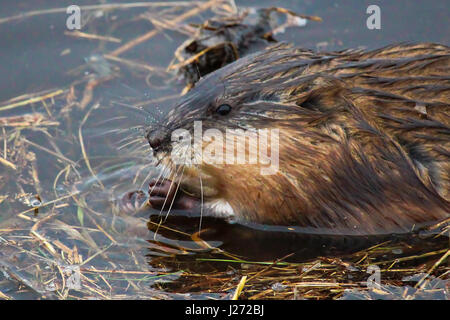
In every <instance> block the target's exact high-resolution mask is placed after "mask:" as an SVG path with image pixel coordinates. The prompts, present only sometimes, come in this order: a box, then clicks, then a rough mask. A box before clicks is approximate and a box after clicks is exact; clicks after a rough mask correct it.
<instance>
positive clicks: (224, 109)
mask: <svg viewBox="0 0 450 320" xmlns="http://www.w3.org/2000/svg"><path fill="white" fill-rule="evenodd" d="M230 111H231V106H230V105H229V104H221V105H220V106H218V107H217V109H216V112H217V113H218V114H220V115H221V116H225V115H227V114H229V113H230Z"/></svg>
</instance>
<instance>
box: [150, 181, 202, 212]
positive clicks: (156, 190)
mask: <svg viewBox="0 0 450 320" xmlns="http://www.w3.org/2000/svg"><path fill="white" fill-rule="evenodd" d="M148 193H149V195H150V199H149V202H150V205H151V206H152V208H155V209H160V210H169V208H172V209H177V210H189V209H193V208H195V207H196V206H198V205H199V204H200V201H199V199H197V198H195V197H192V196H189V195H187V194H186V193H184V192H183V191H181V190H180V189H179V188H178V185H177V184H176V183H175V182H173V181H171V180H166V179H165V180H162V181H160V180H152V181H151V182H150V183H149V191H148Z"/></svg>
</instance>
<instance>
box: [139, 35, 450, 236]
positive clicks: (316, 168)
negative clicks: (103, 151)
mask: <svg viewBox="0 0 450 320" xmlns="http://www.w3.org/2000/svg"><path fill="white" fill-rule="evenodd" d="M449 62H450V50H449V47H447V46H444V45H439V44H427V43H425V44H402V45H392V46H389V47H384V48H381V49H378V50H374V51H368V52H365V51H362V50H345V51H339V52H329V53H318V52H314V51H311V50H305V49H300V48H292V47H290V46H289V45H286V44H279V45H276V46H273V47H271V48H269V49H267V50H264V51H262V52H258V53H256V54H253V55H250V56H247V57H244V58H241V59H239V60H238V61H236V62H234V63H232V64H230V65H228V66H225V67H223V68H221V69H219V70H217V71H216V72H214V73H212V74H210V75H208V76H206V77H205V78H202V79H201V80H200V81H199V82H198V83H197V84H196V85H195V87H194V88H193V89H192V90H191V91H189V92H188V93H187V94H186V95H185V96H183V97H181V98H180V100H179V101H178V102H177V104H176V105H175V107H174V108H173V109H172V110H171V111H170V112H169V114H168V115H167V117H166V118H165V119H163V121H162V122H161V125H160V126H155V127H152V128H149V129H148V131H147V139H148V140H149V143H150V145H151V146H152V148H153V149H154V154H155V156H156V157H157V158H158V159H160V160H161V161H162V162H163V163H164V164H165V165H166V166H168V167H170V168H171V169H172V173H173V175H172V177H171V179H172V181H173V185H176V186H177V188H176V190H177V192H178V195H174V196H173V199H171V202H173V203H175V206H176V204H177V201H181V200H180V199H182V198H183V197H184V196H186V197H188V198H189V199H190V203H192V202H195V201H198V203H199V205H201V208H202V212H203V214H208V215H213V216H222V217H227V218H232V219H234V220H237V221H248V222H252V223H262V224H273V225H286V226H297V227H301V228H308V229H313V230H318V231H325V232H328V233H329V232H331V233H334V234H385V233H394V232H409V231H411V230H413V229H415V228H418V227H420V226H423V225H427V224H430V223H434V222H436V221H440V220H443V219H446V218H448V217H449V212H450V202H449V194H450V120H449V119H450V117H449V113H450V72H449V66H450V63H449ZM200 121H201V126H202V130H203V132H205V131H206V130H208V129H218V130H219V131H222V132H225V130H226V129H234V131H232V132H233V134H232V135H231V136H230V135H227V136H226V139H234V138H239V137H240V136H241V135H242V134H243V133H245V132H247V131H249V132H258V130H259V129H269V130H274V129H276V130H278V131H277V132H279V144H278V148H279V150H278V151H279V156H278V159H277V160H278V170H277V171H276V172H275V173H273V174H269V175H263V174H261V170H260V169H261V167H262V166H263V165H262V164H260V163H256V164H255V163H252V164H249V163H247V164H237V163H226V162H225V163H214V162H212V161H208V160H211V159H208V153H204V152H203V153H202V152H200V153H199V152H191V149H189V150H188V149H186V144H185V143H183V141H178V140H177V141H173V140H174V139H173V132H175V131H177V130H180V129H182V130H185V131H187V132H189V133H191V136H193V135H194V129H195V123H198V122H200ZM238 129H241V130H238ZM241 138H242V137H241ZM217 140H218V139H203V140H198V141H197V142H195V141H194V146H193V149H194V150H197V151H198V150H201V151H205V150H212V149H214V150H216V151H217V150H219V149H221V148H222V146H223V143H222V141H217ZM248 143H251V142H248ZM267 147H268V149H269V150H272V151H273V150H274V148H272V147H271V146H270V145H269V144H267ZM226 152H227V151H226V150H223V154H224V155H225V153H226ZM232 152H233V154H234V150H233V151H232ZM246 152H247V153H246V156H249V151H246ZM174 154H177V155H180V154H183V155H184V156H185V158H186V161H185V163H182V164H180V163H175V162H174V161H173V159H172V157H173V155H174ZM209 155H211V153H209ZM192 159H194V160H196V161H192ZM171 185H172V184H171ZM178 186H179V187H178ZM161 190H162V189H161ZM166 200H167V199H166ZM165 202H167V201H165ZM169 202H170V201H169ZM190 207H192V206H190Z"/></svg>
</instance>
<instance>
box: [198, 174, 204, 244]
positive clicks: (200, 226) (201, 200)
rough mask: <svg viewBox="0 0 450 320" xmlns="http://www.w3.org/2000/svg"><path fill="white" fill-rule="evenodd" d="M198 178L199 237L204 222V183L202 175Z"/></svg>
mask: <svg viewBox="0 0 450 320" xmlns="http://www.w3.org/2000/svg"><path fill="white" fill-rule="evenodd" d="M199 172H200V171H199ZM198 176H199V178H200V222H199V224H198V235H200V232H201V230H202V220H203V181H202V175H201V174H200V173H199V175H198Z"/></svg>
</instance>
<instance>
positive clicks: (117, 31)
mask: <svg viewBox="0 0 450 320" xmlns="http://www.w3.org/2000/svg"><path fill="white" fill-rule="evenodd" d="M98 3H103V1H102V2H100V1H99V2H98ZM108 3H118V2H116V1H114V2H113V1H110V2H108ZM255 3H256V2H255V1H236V4H237V5H238V6H253V5H255ZM257 3H258V6H261V7H269V6H273V1H258V2H257ZM71 4H74V2H73V1H58V7H60V8H65V7H66V6H68V5H71ZM76 4H77V5H80V6H84V5H92V4H96V3H93V2H92V1H76ZM369 4H377V5H379V6H380V8H381V26H382V28H381V30H369V29H368V28H367V27H366V19H367V16H368V15H367V14H366V8H367V6H368V5H369ZM277 5H279V6H283V7H286V8H289V9H291V10H293V11H295V12H298V13H303V14H308V15H318V16H320V17H321V18H322V19H323V22H322V23H317V22H309V23H308V24H307V26H306V27H304V28H292V29H288V30H287V32H285V33H283V34H280V35H277V37H276V38H277V39H278V40H280V41H287V42H292V43H294V44H296V45H299V46H303V47H307V48H316V49H317V48H319V49H322V50H335V49H344V48H350V47H361V46H362V47H366V48H377V47H381V46H383V45H387V44H390V43H393V42H401V41H416V42H418V41H427V42H439V43H443V44H447V45H448V44H450V42H449V40H450V28H449V27H448V1H446V0H442V1H438V0H434V1H433V2H424V1H420V0H414V1H360V0H351V1H350V0H348V1H295V0H292V1H289V0H283V1H280V2H278V3H277ZM54 7H55V2H54V1H32V2H31V1H21V2H20V1H2V3H1V4H0V8H1V10H0V21H2V20H1V19H4V18H7V17H11V16H14V15H17V14H20V13H22V12H29V11H36V10H45V9H51V8H54ZM170 8H172V7H168V6H166V7H161V8H152V7H148V8H142V7H141V8H128V9H120V10H118V9H108V10H105V9H103V10H86V12H85V15H83V18H85V22H86V25H84V26H83V28H82V30H81V31H82V32H86V33H89V34H98V35H103V36H110V37H113V38H114V39H120V40H119V41H120V43H119V42H117V41H116V40H113V41H110V40H108V41H99V40H88V39H82V38H76V37H72V36H70V35H67V32H68V30H67V28H66V18H67V15H66V14H65V12H64V11H60V12H56V13H48V14H39V15H35V16H31V17H27V18H21V19H12V20H11V21H6V22H3V23H0V70H1V76H0V101H7V100H9V99H12V98H15V97H18V96H21V95H24V94H30V93H35V92H41V91H42V92H44V93H43V94H44V95H45V94H48V93H50V94H51V93H54V92H55V91H57V90H58V89H63V90H65V93H64V94H63V95H61V96H58V95H55V97H54V98H51V99H53V100H51V99H50V100H47V104H44V103H41V102H37V103H31V104H26V105H23V106H15V107H13V108H2V106H3V107H5V106H10V105H11V104H14V103H15V102H16V101H17V100H14V101H8V102H5V103H0V118H2V117H13V116H22V115H24V114H30V113H40V114H44V115H46V119H50V120H53V121H56V122H58V123H57V124H56V125H51V124H48V125H46V124H43V125H40V126H39V125H37V126H34V127H33V128H31V129H30V128H25V129H23V130H19V131H20V135H21V137H24V138H25V139H26V140H27V141H29V142H26V143H25V144H26V150H27V152H33V153H34V155H35V157H36V160H35V161H34V162H33V161H30V163H32V164H33V168H34V170H35V172H37V176H38V182H36V179H35V178H33V173H32V172H29V171H30V170H24V172H25V173H23V174H19V175H17V173H16V172H12V171H10V170H8V169H5V166H2V165H1V164H0V176H1V177H2V180H0V196H3V197H5V196H6V198H3V199H2V198H0V199H2V200H1V201H0V210H1V211H0V245H1V246H2V250H1V251H0V262H1V264H0V270H3V271H4V272H3V274H0V294H1V293H3V294H5V295H7V296H9V297H13V298H36V297H41V296H43V295H45V296H46V297H53V298H55V297H56V298H61V297H65V298H75V297H91V296H92V297H96V298H110V297H113V298H149V297H156V298H166V297H170V298H189V297H190V298H192V297H194V298H195V297H201V298H206V297H214V298H223V297H226V296H227V294H228V293H229V292H224V293H223V294H222V293H217V294H208V295H207V294H204V295H202V292H201V290H200V293H196V294H193V293H189V295H183V294H185V293H183V294H178V293H176V292H177V291H176V290H171V291H170V292H171V293H168V292H169V291H167V292H166V291H165V289H164V288H166V287H165V286H164V285H161V283H170V282H171V281H173V282H174V283H176V279H180V276H181V273H182V270H186V269H189V268H190V269H192V270H194V271H195V272H202V270H203V269H202V268H206V269H207V266H206V265H207V264H202V263H200V264H199V265H198V268H199V269H196V268H197V263H198V261H203V260H201V259H208V257H211V256H210V255H209V254H210V252H211V247H217V248H221V250H225V251H226V252H230V253H232V254H234V255H236V256H239V257H242V258H243V259H248V260H253V261H272V260H274V259H277V258H281V257H283V256H285V255H286V254H288V253H291V252H297V254H298V255H297V261H298V260H299V259H300V260H302V259H305V261H306V259H311V258H314V257H315V256H317V255H327V254H329V253H330V252H332V253H336V252H339V250H340V249H342V248H349V247H351V246H353V245H354V246H355V247H354V249H355V250H356V249H358V248H357V246H361V241H359V240H358V239H350V240H345V241H346V242H343V241H342V239H340V240H339V239H338V240H336V239H331V240H330V239H325V240H323V239H321V240H318V239H317V238H307V239H306V238H302V237H301V236H298V235H290V234H289V235H286V234H280V235H279V236H274V235H273V234H272V235H269V236H267V232H260V231H258V232H255V231H254V230H253V231H252V230H251V229H248V228H246V227H244V226H230V225H228V224H225V223H224V222H221V221H215V220H214V219H205V220H204V221H203V224H202V226H203V228H204V231H203V232H202V239H203V240H205V241H206V242H207V245H206V246H205V245H204V244H202V242H199V241H197V242H196V241H194V240H193V239H192V237H188V236H187V235H191V234H193V233H195V232H196V231H198V223H199V221H198V219H194V218H186V217H178V218H177V217H171V218H170V219H169V220H168V221H166V223H164V224H163V225H161V226H159V225H158V224H159V218H158V217H156V218H155V217H153V218H154V219H152V220H151V221H153V223H152V222H150V223H149V226H148V228H147V222H148V221H147V220H148V216H149V212H148V211H144V212H139V213H137V214H135V215H132V216H127V215H124V214H121V213H118V212H115V211H114V210H113V209H112V204H113V202H114V200H115V199H116V198H117V197H118V196H120V195H121V194H122V193H123V192H125V191H129V190H136V189H141V188H143V186H144V185H145V184H146V183H147V182H148V179H149V177H151V176H154V175H156V174H157V172H155V170H154V169H153V168H152V167H151V166H148V164H149V159H150V154H149V150H148V148H147V147H146V143H145V142H143V141H138V144H137V145H136V144H135V145H128V142H131V140H130V139H129V137H136V138H138V137H139V136H140V135H141V131H139V130H138V129H135V128H136V127H139V126H145V125H149V124H151V123H153V122H154V121H155V118H158V117H159V116H160V114H161V113H162V112H165V111H166V110H167V109H168V108H169V107H170V105H171V103H172V102H173V101H174V99H175V98H176V95H178V94H179V92H180V91H181V89H182V88H183V83H182V82H180V81H178V80H177V79H176V78H175V77H173V76H171V75H167V74H165V73H164V70H165V68H166V67H167V66H168V65H169V63H170V62H171V60H172V58H173V53H174V51H175V49H176V48H177V47H178V46H179V45H180V44H181V43H182V42H183V41H184V40H186V35H184V34H182V33H180V32H176V31H173V30H162V31H161V32H159V33H157V34H156V35H155V36H154V37H152V38H151V39H150V40H148V41H146V42H144V43H143V44H140V45H138V46H136V47H134V48H133V49H131V50H129V51H127V52H126V53H125V54H123V55H121V56H120V57H121V58H123V59H126V60H122V61H117V60H113V59H104V58H100V60H96V62H95V61H94V62H92V61H93V60H95V59H96V58H97V59H98V57H101V54H108V53H111V52H112V51H113V50H115V49H116V48H118V47H119V46H121V45H123V44H125V43H127V42H128V41H130V40H131V39H133V38H135V37H136V36H138V35H141V34H144V33H146V32H149V31H150V30H152V29H153V26H152V24H151V23H150V22H149V21H148V19H145V18H143V17H141V16H140V15H141V14H142V13H144V12H147V11H149V12H151V13H152V15H153V16H154V17H157V16H158V14H161V12H162V10H169V11H166V13H165V14H169V15H170V14H175V13H179V12H185V11H187V10H189V7H188V8H186V7H181V8H180V9H177V10H178V11H175V12H170ZM210 15H211V12H206V13H203V14H202V16H201V17H199V16H194V17H192V18H190V19H189V20H187V21H189V22H201V21H202V19H204V18H207V17H209V16H210ZM89 59H90V60H89ZM87 61H91V63H86V62H87ZM129 61H132V62H135V63H136V62H138V63H139V64H140V66H133V65H130V63H129ZM150 69H152V70H156V71H152V72H150V71H149V70H150ZM102 72H104V73H106V74H118V76H117V77H115V78H113V79H112V80H108V81H105V82H104V83H101V84H99V85H98V86H97V87H96V88H95V94H94V95H93V97H92V99H91V100H90V101H89V103H88V104H87V105H86V106H85V109H83V110H80V109H78V108H75V107H71V106H70V101H69V100H70V99H68V98H67V96H68V91H69V90H70V88H71V85H73V84H74V83H75V85H74V88H75V95H76V96H77V97H76V98H77V99H78V100H77V101H80V100H82V98H83V96H84V94H85V92H84V91H83V88H84V85H85V83H83V84H82V85H78V84H76V81H80V79H83V77H89V75H91V74H95V73H97V74H99V73H102ZM22 100H23V99H22ZM97 105H98V107H94V106H97ZM130 105H131V106H141V107H143V108H144V109H145V110H147V111H146V112H143V111H141V110H139V109H137V108H134V107H130ZM2 130H3V131H0V135H3V136H4V137H5V136H6V135H7V134H8V133H11V132H12V131H13V130H17V126H16V127H10V126H5V128H2ZM80 135H81V136H80ZM15 137H16V138H17V136H15ZM127 138H128V139H127ZM6 140H7V145H8V146H12V145H13V143H14V141H16V140H14V136H13V137H12V138H11V139H6ZM80 140H82V141H83V147H84V148H81V147H80ZM139 143H140V144H139ZM133 146H134V147H136V146H137V147H139V146H142V148H141V149H139V151H134V152H131V151H130V148H131V147H133ZM2 148H3V146H2ZM49 150H50V152H49ZM2 152H4V151H3V150H2V151H0V153H1V154H2V155H3V153H2ZM55 154H56V156H55ZM27 155H28V153H24V154H23V155H22V156H19V158H20V157H23V158H26V157H27ZM86 158H88V159H89V163H87V162H86V161H85V159H86ZM27 163H28V162H27ZM68 166H69V167H71V169H67V167H68ZM93 172H94V173H95V174H96V177H92V173H93ZM21 193H25V194H26V193H29V195H27V196H24V197H21V196H18V195H20V194H21ZM35 194H39V196H40V198H41V201H42V202H44V203H47V202H51V201H52V200H55V199H60V198H61V197H66V198H67V200H64V201H60V202H55V204H52V205H48V206H46V207H43V208H41V209H39V214H38V216H37V217H34V216H33V214H30V213H29V212H28V211H27V210H29V208H30V207H29V206H27V205H26V204H24V203H23V202H24V201H23V200H24V199H25V200H27V199H28V200H30V199H32V198H33V196H32V195H35ZM70 195H72V197H70ZM58 204H59V205H58ZM25 211H27V212H26V213H24V214H22V215H21V213H23V212H25ZM153 213H154V212H153ZM23 216H25V217H26V218H23ZM45 217H47V218H45ZM44 218H45V219H44ZM40 219H42V220H43V221H41V222H39V221H40ZM177 226H178V227H180V226H181V228H180V229H177ZM30 230H34V231H36V230H38V231H39V235H43V236H44V238H45V239H47V240H48V241H49V243H50V244H51V245H52V246H53V250H54V251H55V252H56V251H57V252H63V251H64V250H66V249H65V248H69V249H70V250H66V251H67V252H66V255H59V254H55V253H54V251H52V250H50V249H48V246H47V247H46V248H47V249H45V248H36V237H35V236H33V235H32V236H30ZM173 230H176V231H173ZM156 231H157V232H156ZM155 232H156V233H155ZM183 232H184V233H183ZM295 237H297V238H295ZM38 240H39V239H38ZM400 240H401V239H400ZM400 240H399V241H400ZM416 240H417V239H416ZM416 240H414V241H416ZM40 241H41V242H40V244H41V245H42V243H43V242H42V239H40ZM55 241H57V242H56V245H55ZM340 242H342V243H340ZM299 243H301V244H303V245H302V246H301V247H300V248H299V247H298V245H297V244H299ZM362 243H363V246H364V245H366V246H367V245H369V243H368V242H367V243H366V242H364V241H363V242H362ZM44 244H45V241H44ZM60 244H61V245H60ZM292 244H296V246H295V247H290V245H292ZM312 245H315V246H312ZM74 248H76V250H78V253H79V254H80V255H81V256H82V257H83V258H82V261H83V263H82V264H81V265H82V272H84V273H85V274H86V276H87V277H88V278H89V279H91V280H94V281H95V282H97V283H98V286H100V287H101V289H102V290H103V289H105V288H106V291H105V292H108V294H107V295H106V296H104V295H103V293H98V292H96V291H95V290H94V289H92V290H91V291H89V290H88V291H87V292H88V293H86V291H78V292H77V291H76V290H75V292H74V291H73V290H72V291H71V292H70V294H69V293H68V290H66V291H64V290H62V291H61V292H63V293H64V294H66V296H64V294H63V293H60V292H59V291H58V290H56V291H55V290H51V286H58V285H59V286H60V285H61V284H60V281H59V282H58V280H54V279H53V280H52V276H53V275H54V274H55V273H54V272H53V271H52V270H53V269H55V268H56V269H57V268H60V269H61V268H62V267H63V266H67V265H69V264H70V263H69V262H73V264H77V261H76V259H75V258H74V257H72V258H71V259H69V260H65V259H66V258H67V255H68V254H69V253H71V254H73V255H75V254H74V253H73V250H74ZM280 248H282V249H283V250H280ZM439 248H440V249H442V242H441V243H438V244H437V249H436V250H438V249H439ZM444 248H445V242H444ZM306 249H309V250H306ZM36 250H37V251H36ZM46 250H47V251H46ZM48 250H50V251H48ZM52 252H53V254H52ZM30 254H34V256H33V255H30ZM174 254H178V255H184V256H185V260H184V261H183V259H179V260H177V259H174V260H173V261H172V262H173V263H172V264H170V263H169V262H168V260H161V258H164V257H170V256H171V255H174ZM67 259H68V258H67ZM55 261H56V263H55ZM161 261H163V262H161ZM78 262H79V261H78ZM218 264H219V265H220V263H218ZM235 265H236V264H235ZM214 267H215V268H216V269H220V268H225V265H222V267H219V266H217V265H215V266H214ZM5 270H7V271H8V272H5ZM98 270H106V271H105V272H104V273H101V272H99V271H98ZM108 270H121V271H122V273H120V272H118V273H117V274H116V275H113V276H111V274H110V273H108V272H107V271H108ZM35 274H39V275H40V277H41V278H40V279H41V282H39V281H37V280H36V279H37V278H39V277H36V278H33V275H35ZM14 275H15V276H14ZM15 277H17V278H19V279H22V282H23V280H24V279H28V281H29V283H28V285H25V286H21V287H17V282H14V281H11V280H13V279H14V278H15ZM102 281H103V282H102ZM105 283H106V284H107V285H106V286H105ZM109 283H111V284H113V286H112V287H113V288H112V287H109V288H108V286H110V284H109ZM439 286H441V284H439ZM24 287H26V288H24ZM167 287H170V286H167ZM444 287H445V285H444ZM439 288H440V287H439ZM102 290H100V289H98V291H102ZM54 292H59V293H58V294H56V293H55V295H53V293H54ZM81 292H83V293H81ZM102 292H104V291H102ZM180 292H182V290H180ZM197 292H198V291H197ZM197 294H199V295H197ZM367 297H368V296H364V294H362V293H359V292H352V293H347V294H346V295H345V296H344V298H367ZM0 298H1V296H0ZM431 298H433V297H431ZM434 298H443V297H441V296H439V295H437V296H434ZM444 298H445V297H444Z"/></svg>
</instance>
